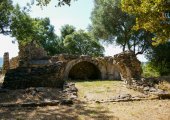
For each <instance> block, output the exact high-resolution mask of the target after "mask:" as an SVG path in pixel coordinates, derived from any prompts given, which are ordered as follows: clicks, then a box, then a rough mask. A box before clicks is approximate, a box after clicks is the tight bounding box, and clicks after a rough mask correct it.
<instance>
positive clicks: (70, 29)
mask: <svg viewBox="0 0 170 120" xmlns="http://www.w3.org/2000/svg"><path fill="white" fill-rule="evenodd" d="M75 31H76V28H75V27H74V26H72V25H68V24H66V25H64V26H62V27H61V30H60V32H61V38H62V39H64V38H65V37H66V36H67V35H70V34H72V33H73V32H75Z"/></svg>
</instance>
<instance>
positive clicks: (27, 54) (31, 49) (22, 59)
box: [19, 41, 47, 67]
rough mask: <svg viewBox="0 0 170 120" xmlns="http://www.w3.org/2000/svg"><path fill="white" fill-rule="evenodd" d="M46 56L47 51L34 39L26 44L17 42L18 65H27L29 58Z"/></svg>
mask: <svg viewBox="0 0 170 120" xmlns="http://www.w3.org/2000/svg"><path fill="white" fill-rule="evenodd" d="M46 57H47V52H46V51H45V50H44V48H42V47H41V46H39V45H37V44H36V42H35V41H32V42H31V43H29V44H27V45H21V44H19V66H20V67H28V66H29V65H30V61H31V60H35V59H36V60H38V59H44V58H46Z"/></svg>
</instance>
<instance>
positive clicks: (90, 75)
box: [3, 43, 142, 88]
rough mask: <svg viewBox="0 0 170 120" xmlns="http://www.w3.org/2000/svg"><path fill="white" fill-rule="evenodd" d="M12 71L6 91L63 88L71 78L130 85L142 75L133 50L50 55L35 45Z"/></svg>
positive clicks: (26, 49) (27, 48)
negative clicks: (106, 54) (93, 54)
mask: <svg viewBox="0 0 170 120" xmlns="http://www.w3.org/2000/svg"><path fill="white" fill-rule="evenodd" d="M38 52H39V53H38ZM13 61H14V60H13ZM14 66H16V65H14ZM11 68H12V67H11ZM13 68H14V69H10V70H9V71H8V72H7V73H6V76H5V79H4V84H3V87H4V88H26V87H39V86H42V87H62V83H64V80H68V79H69V80H84V79H85V80H96V79H102V80H124V81H126V82H127V84H131V81H132V79H139V78H140V75H141V72H142V70H141V67H140V62H139V60H138V59H137V58H136V56H135V54H134V53H133V52H131V51H125V52H122V53H120V54H117V55H115V56H113V57H91V56H86V55H81V56H77V55H67V54H60V55H56V56H47V54H46V52H45V51H44V50H43V49H42V48H40V47H36V45H35V44H34V43H31V45H28V46H25V47H20V52H19V57H18V67H17V68H15V67H13Z"/></svg>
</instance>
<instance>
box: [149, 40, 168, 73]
mask: <svg viewBox="0 0 170 120" xmlns="http://www.w3.org/2000/svg"><path fill="white" fill-rule="evenodd" d="M169 53H170V42H167V43H166V44H160V45H159V46H156V47H153V48H152V49H150V51H149V52H148V54H147V58H148V59H149V60H150V62H151V63H150V64H151V66H152V67H153V68H154V69H156V70H157V71H158V72H159V73H160V75H169V74H170V56H169Z"/></svg>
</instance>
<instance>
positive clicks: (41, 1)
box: [32, 0, 76, 6]
mask: <svg viewBox="0 0 170 120" xmlns="http://www.w3.org/2000/svg"><path fill="white" fill-rule="evenodd" d="M35 1H36V2H37V5H40V6H47V5H48V4H49V3H50V2H51V0H32V4H33V3H34V2H35ZM56 1H57V2H56V3H57V5H58V6H63V5H69V6H70V4H71V1H73V0H56ZM74 1H76V0H74Z"/></svg>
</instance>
